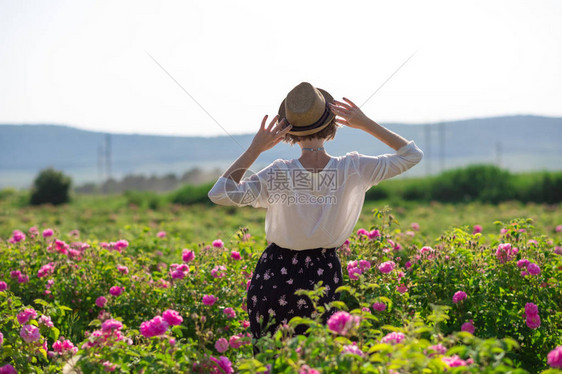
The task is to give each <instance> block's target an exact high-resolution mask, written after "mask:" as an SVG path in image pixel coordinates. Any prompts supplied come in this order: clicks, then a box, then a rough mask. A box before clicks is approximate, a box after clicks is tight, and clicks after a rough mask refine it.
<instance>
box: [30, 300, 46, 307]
mask: <svg viewBox="0 0 562 374" xmlns="http://www.w3.org/2000/svg"><path fill="white" fill-rule="evenodd" d="M33 302H34V303H35V304H38V305H43V306H49V303H48V302H46V301H45V300H42V299H35V300H33Z"/></svg>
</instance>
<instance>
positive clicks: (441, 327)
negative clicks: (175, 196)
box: [0, 209, 562, 373]
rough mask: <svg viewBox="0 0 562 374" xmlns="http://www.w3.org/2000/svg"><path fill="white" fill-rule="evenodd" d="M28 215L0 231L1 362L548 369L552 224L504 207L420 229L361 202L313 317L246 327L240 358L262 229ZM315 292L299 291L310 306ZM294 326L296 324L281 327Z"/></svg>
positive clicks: (240, 368)
mask: <svg viewBox="0 0 562 374" xmlns="http://www.w3.org/2000/svg"><path fill="white" fill-rule="evenodd" d="M77 219H78V218H77ZM6 220H8V219H6ZM6 220H5V221H6ZM22 221H25V220H22ZM28 221H30V222H28V225H27V226H23V223H22V222H20V223H19V225H18V226H17V227H10V228H9V229H10V234H9V236H7V237H2V238H1V240H0V254H1V257H0V303H1V305H0V373H16V372H17V373H34V372H39V373H41V372H45V373H50V372H53V373H56V372H61V371H63V369H64V372H83V373H92V372H112V371H113V372H131V373H132V372H134V373H138V372H144V373H160V372H162V373H176V372H177V373H184V372H194V373H422V372H426V373H433V372H434V373H439V372H443V373H445V372H446V373H455V372H459V373H465V372H472V373H481V372H483V373H492V372H505V373H525V372H529V373H535V372H559V369H560V368H562V307H561V306H562V289H561V282H562V226H557V225H536V222H534V221H533V220H530V219H514V220H510V221H509V222H507V221H506V222H495V223H494V222H493V221H491V222H482V225H483V226H484V229H483V228H482V227H481V226H479V225H470V226H468V225H465V226H460V227H456V228H448V229H447V230H444V231H443V232H441V233H440V234H439V235H438V236H430V235H428V234H427V232H426V231H425V227H424V224H423V223H422V224H417V223H416V222H412V221H410V222H407V223H406V222H400V223H398V222H397V221H396V219H395V217H394V216H393V215H392V214H391V212H390V210H388V209H384V210H380V211H379V210H375V211H374V212H373V213H372V214H371V215H370V217H369V222H368V223H367V224H363V227H362V228H359V229H358V230H357V231H356V232H355V233H354V234H353V235H351V237H350V238H349V239H348V241H347V242H346V243H345V244H344V245H343V246H342V247H340V248H339V249H338V256H339V258H340V260H341V263H342V265H343V267H344V268H343V269H342V270H343V274H344V280H343V282H344V285H343V286H342V287H341V288H340V289H339V292H340V301H338V302H334V303H333V306H335V307H336V308H337V309H338V310H339V311H338V312H337V313H336V314H334V315H333V316H332V317H331V318H330V319H329V321H328V323H327V324H326V325H323V324H321V323H320V320H321V318H320V315H321V313H322V312H323V310H325V308H326V305H316V310H317V314H316V315H315V316H313V318H311V319H302V318H298V317H296V318H294V319H293V320H291V321H290V322H289V323H288V324H287V325H284V326H283V327H281V328H280V329H279V330H278V331H277V333H276V334H275V335H274V336H272V337H269V336H268V337H264V338H262V339H260V341H259V342H257V343H256V344H257V345H258V347H260V351H261V353H259V354H258V355H257V356H255V357H254V356H253V348H252V342H251V334H250V330H249V321H248V315H247V313H246V306H245V305H246V299H245V295H246V290H247V287H248V285H249V281H250V279H251V276H252V271H253V269H254V267H255V265H256V263H257V260H258V259H259V257H260V255H261V253H262V251H263V250H264V249H265V246H266V244H267V243H265V240H264V238H263V236H262V235H254V233H253V232H250V231H249V230H248V229H247V228H244V227H243V228H241V229H240V230H238V231H237V232H236V233H235V234H234V235H231V236H228V235H225V236H223V237H216V236H213V237H204V238H203V237H200V238H199V240H201V241H200V242H187V241H185V240H184V239H183V238H182V237H181V236H180V235H178V234H177V233H174V232H172V231H173V230H165V229H163V228H162V227H160V226H159V225H151V226H147V225H141V224H129V225H124V226H122V227H121V229H120V230H119V235H118V236H100V235H99V234H96V235H88V238H81V235H82V234H81V232H80V231H79V230H66V229H65V230H61V229H59V227H58V226H56V225H49V226H44V225H42V224H40V223H36V222H44V221H43V220H33V219H31V220H28ZM107 224H108V225H109V224H111V223H107ZM71 225H72V220H71V221H70V223H69V222H68V221H64V222H61V226H64V227H68V226H71ZM535 225H536V226H535ZM322 291H323V289H322V287H321V285H320V287H316V289H314V290H304V291H302V293H303V297H308V298H309V299H310V300H311V301H312V302H313V303H314V304H316V301H317V300H318V299H319V296H320V295H321V293H322ZM302 323H304V324H308V325H309V326H310V330H309V334H308V335H307V336H304V335H299V336H296V337H295V336H292V335H291V329H292V328H293V327H294V326H296V325H297V324H302Z"/></svg>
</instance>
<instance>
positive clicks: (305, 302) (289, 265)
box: [246, 243, 343, 354]
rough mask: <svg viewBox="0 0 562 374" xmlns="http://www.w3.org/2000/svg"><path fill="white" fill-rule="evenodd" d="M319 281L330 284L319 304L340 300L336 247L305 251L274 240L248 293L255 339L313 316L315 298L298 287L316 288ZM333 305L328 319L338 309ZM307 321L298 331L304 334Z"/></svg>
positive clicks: (248, 304) (255, 274) (263, 255)
mask: <svg viewBox="0 0 562 374" xmlns="http://www.w3.org/2000/svg"><path fill="white" fill-rule="evenodd" d="M319 281H323V285H324V286H326V294H325V295H324V296H323V297H322V298H321V299H320V301H319V305H322V304H324V303H328V302H330V301H333V300H339V293H335V290H336V289H337V288H338V287H339V286H341V285H342V284H343V275H342V266H341V262H340V260H339V258H338V256H337V253H336V248H329V249H328V248H322V249H307V250H302V251H296V250H291V249H287V248H282V247H279V246H278V245H276V244H275V243H271V244H270V245H268V246H267V248H266V249H265V250H264V251H263V253H262V255H261V257H260V259H259V260H258V263H257V265H256V268H255V270H254V273H253V275H252V280H251V282H250V286H249V287H248V291H247V292H248V294H247V304H246V306H247V308H248V315H249V321H250V329H251V330H252V336H253V337H254V338H255V339H258V338H260V337H261V336H263V335H265V334H267V333H268V332H270V333H271V334H274V333H275V331H276V330H277V329H278V328H279V326H280V325H281V324H283V323H288V321H289V320H290V319H291V318H293V317H295V316H300V317H310V316H311V315H312V312H313V311H314V310H313V305H312V301H311V300H310V299H309V298H308V297H307V296H306V295H295V291H296V290H298V289H308V290H311V289H313V288H314V285H315V284H316V283H318V282H319ZM335 312H336V310H335V308H332V309H331V310H329V311H328V312H326V313H325V314H324V315H323V318H322V319H323V321H324V323H326V321H327V320H328V318H329V317H330V316H331V315H332V314H333V313H335ZM305 330H306V326H305V325H299V326H297V327H296V328H295V333H296V334H304V331H305ZM254 354H257V349H256V347H254Z"/></svg>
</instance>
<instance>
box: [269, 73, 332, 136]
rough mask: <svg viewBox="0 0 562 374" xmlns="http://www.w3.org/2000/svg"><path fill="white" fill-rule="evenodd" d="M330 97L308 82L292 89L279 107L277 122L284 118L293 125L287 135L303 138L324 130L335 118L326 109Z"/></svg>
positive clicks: (330, 100)
mask: <svg viewBox="0 0 562 374" xmlns="http://www.w3.org/2000/svg"><path fill="white" fill-rule="evenodd" d="M333 101H334V98H333V97H332V95H330V94H329V93H328V92H326V91H324V90H323V89H321V88H316V87H314V86H313V85H311V84H310V83H308V82H302V83H300V84H299V85H298V86H296V87H295V88H293V89H292V90H291V91H290V92H289V94H288V95H287V97H286V98H285V99H283V102H281V106H280V107H279V116H280V118H279V120H281V119H283V118H286V119H287V122H288V123H289V124H291V125H293V128H292V129H291V131H289V132H288V133H289V134H291V135H296V136H305V135H310V134H314V133H317V132H318V131H320V130H322V129H324V128H325V127H326V126H328V124H329V123H330V121H331V120H332V119H333V118H334V117H335V116H336V115H335V114H334V113H333V112H332V111H331V110H330V108H329V107H328V103H331V102H333Z"/></svg>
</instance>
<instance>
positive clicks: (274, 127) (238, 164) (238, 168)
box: [222, 114, 292, 183]
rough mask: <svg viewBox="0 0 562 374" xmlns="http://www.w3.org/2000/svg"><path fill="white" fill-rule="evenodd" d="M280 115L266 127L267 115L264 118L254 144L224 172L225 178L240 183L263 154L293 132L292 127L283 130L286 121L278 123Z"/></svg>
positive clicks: (253, 141)
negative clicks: (290, 131)
mask: <svg viewBox="0 0 562 374" xmlns="http://www.w3.org/2000/svg"><path fill="white" fill-rule="evenodd" d="M278 119H279V115H276V116H275V117H274V118H273V119H272V120H271V122H270V123H269V126H268V127H267V128H266V127H265V121H266V120H267V114H266V115H265V117H263V120H262V122H261V126H260V129H259V131H258V133H257V134H256V135H255V136H254V139H253V140H252V143H251V144H250V146H249V147H248V149H247V150H246V151H244V153H242V155H240V157H238V159H237V160H236V161H234V163H233V164H232V165H231V166H230V167H229V168H228V170H226V171H225V172H224V174H223V175H222V176H223V177H225V178H230V179H232V180H234V181H235V182H236V183H240V180H241V179H242V177H243V176H244V173H245V172H246V170H248V168H249V167H250V166H252V164H253V163H254V161H256V159H257V158H258V156H259V155H260V154H261V153H262V152H265V151H267V150H268V149H270V148H273V147H274V146H275V145H276V144H277V143H279V142H280V141H281V140H282V139H283V137H284V136H285V134H286V133H288V132H289V130H291V127H292V126H291V125H289V126H287V127H285V128H283V126H284V125H285V123H286V120H285V119H284V118H283V120H281V121H280V122H277V120H278Z"/></svg>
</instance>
